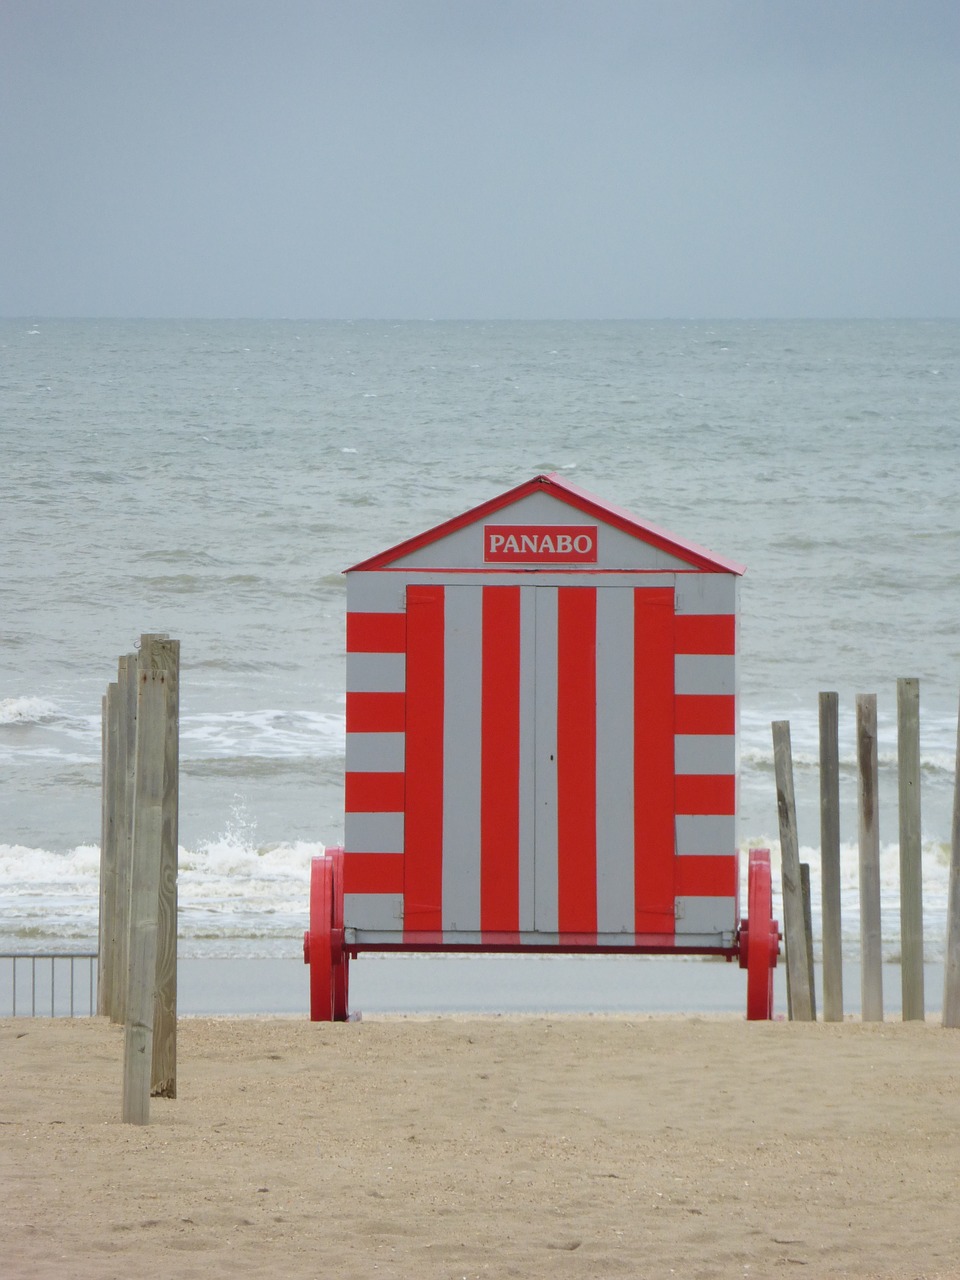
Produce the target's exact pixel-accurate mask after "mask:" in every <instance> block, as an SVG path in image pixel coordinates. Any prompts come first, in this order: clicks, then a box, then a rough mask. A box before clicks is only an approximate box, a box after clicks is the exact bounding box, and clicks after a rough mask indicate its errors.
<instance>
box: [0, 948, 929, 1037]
mask: <svg viewBox="0 0 960 1280" xmlns="http://www.w3.org/2000/svg"><path fill="white" fill-rule="evenodd" d="M85 970H86V971H85ZM88 972H89V971H88V969H86V965H84V968H83V969H81V968H79V967H78V970H77V973H76V975H75V1007H76V1009H77V1011H78V1013H79V1014H81V1015H82V1014H83V1013H85V1012H86V1011H87V1009H88V1007H89V1002H90V988H89V978H88V976H87V975H88ZM56 974H57V976H56V989H55V1002H54V1003H55V1009H56V1013H57V1016H64V1015H65V1014H68V1013H69V991H68V988H69V973H68V969H67V968H66V966H65V965H64V964H63V962H62V961H59V962H58V964H57V971H56ZM11 977H12V965H11V962H10V961H3V960H0V1017H10V1016H11V1015H12V1001H11V994H12V987H11ZM843 979H844V1012H845V1015H847V1016H848V1017H854V1018H857V1017H859V1014H860V966H859V964H855V963H853V962H847V963H845V964H844V975H843ZM32 981H33V978H32V975H31V971H30V965H29V963H27V964H24V963H23V962H22V961H19V962H18V966H17V1013H18V1016H19V1015H21V1014H26V1013H27V1012H28V1011H29V1008H30V1002H31V997H32V990H31V986H32ZM815 982H816V987H817V993H818V1002H817V1007H818V1010H820V1012H821V1014H822V998H821V995H822V989H823V984H822V968H821V966H820V965H819V964H818V965H815ZM49 984H50V966H49V963H48V962H46V961H42V960H38V961H37V978H36V990H37V997H36V1004H37V1010H38V1014H39V1015H40V1016H44V1015H49V1011H50V994H49ZM924 985H925V998H926V1007H927V1018H928V1020H929V1019H931V1018H936V1017H939V1014H940V1010H941V1009H942V1004H943V964H942V963H932V964H927V965H925V966H924ZM883 987H884V1013H885V1015H886V1016H888V1017H890V1018H893V1019H895V1020H896V1019H899V1015H900V1011H901V1007H902V1006H901V980H900V966H899V964H896V963H888V964H885V965H884V966H883ZM746 991H747V975H746V973H745V972H744V971H743V970H741V969H740V968H739V966H738V965H737V964H736V963H726V962H724V961H717V960H711V959H702V958H692V957H662V956H543V955H533V956H501V955H472V956H465V955H462V954H445V955H440V956H437V955H424V954H407V955H390V954H385V953H370V954H366V955H363V956H361V957H360V959H359V960H355V961H352V962H351V966H350V1009H351V1012H352V1013H357V1012H359V1013H361V1014H366V1015H368V1016H380V1015H384V1014H398V1015H403V1014H411V1015H412V1014H424V1015H427V1016H430V1015H464V1016H471V1015H495V1014H498V1013H499V1014H522V1015H526V1016H546V1015H560V1014H570V1015H576V1014H582V1015H587V1014H593V1015H602V1014H611V1015H628V1016H629V1015H635V1016H653V1015H661V1014H662V1015H677V1016H680V1017H683V1016H695V1015H702V1014H729V1015H739V1016H741V1017H742V1016H743V1015H744V1013H745V1010H746ZM309 1004H310V1000H309V970H308V968H307V966H306V965H304V964H303V962H302V961H301V960H300V959H297V958H277V957H265V958H250V957H243V958H228V957H209V956H208V957H180V959H179V962H178V993H177V1005H178V1015H179V1016H180V1017H224V1016H228V1017H238V1018H243V1017H251V1016H258V1017H265V1016H276V1017H293V1018H296V1017H298V1016H299V1017H303V1018H304V1019H307V1018H308V1012H309ZM786 1011H787V997H786V969H785V966H784V963H783V957H782V956H781V958H780V963H779V964H778V965H777V968H776V969H775V971H774V1016H775V1017H785V1016H786Z"/></svg>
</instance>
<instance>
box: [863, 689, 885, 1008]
mask: <svg viewBox="0 0 960 1280" xmlns="http://www.w3.org/2000/svg"><path fill="white" fill-rule="evenodd" d="M857 780H858V785H857V807H858V813H859V819H860V824H859V834H860V999H861V1017H862V1018H863V1021H864V1022H882V1021H883V945H882V933H881V928H880V822H879V814H878V808H879V795H878V768H877V695H876V694H875V693H858V694H857Z"/></svg>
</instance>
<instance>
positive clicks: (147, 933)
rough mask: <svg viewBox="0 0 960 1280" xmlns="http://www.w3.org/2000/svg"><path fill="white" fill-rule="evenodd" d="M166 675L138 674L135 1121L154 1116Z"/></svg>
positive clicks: (128, 1103)
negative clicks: (151, 1113)
mask: <svg viewBox="0 0 960 1280" xmlns="http://www.w3.org/2000/svg"><path fill="white" fill-rule="evenodd" d="M166 679H167V677H166V675H165V674H164V672H162V671H142V672H141V673H140V674H139V676H138V680H137V684H138V698H137V740H136V752H135V757H136V785H135V802H134V815H135V819H134V829H133V858H132V864H131V893H130V946H129V979H128V985H127V1000H126V1005H127V1010H126V1019H125V1021H126V1035H125V1040H124V1055H123V1107H122V1119H123V1120H124V1122H130V1123H132V1124H146V1123H147V1121H148V1120H149V1118H150V1081H151V1069H152V1062H153V1018H154V991H155V987H156V976H157V917H158V911H159V897H160V846H161V840H162V830H163V786H164V748H165V738H166V733H165V722H166V707H165V702H166V699H165V689H164V685H165V682H166Z"/></svg>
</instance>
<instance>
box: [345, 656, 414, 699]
mask: <svg viewBox="0 0 960 1280" xmlns="http://www.w3.org/2000/svg"><path fill="white" fill-rule="evenodd" d="M406 662H407V657H406V654H404V653H348V654H347V692H348V693H403V692H404V690H405V689H406V687H407V684H406Z"/></svg>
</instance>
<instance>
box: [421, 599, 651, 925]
mask: <svg viewBox="0 0 960 1280" xmlns="http://www.w3.org/2000/svg"><path fill="white" fill-rule="evenodd" d="M673 667H674V659H673V593H672V591H669V590H659V589H651V590H634V589H633V588H623V587H603V588H599V589H598V588H594V587H592V586H571V587H559V588H557V587H536V586H534V585H532V584H531V585H529V586H516V587H514V586H483V585H479V584H478V585H466V586H459V585H458V586H447V587H439V586H429V587H428V586H410V587H408V589H407V675H406V704H407V705H406V796H405V813H406V817H405V840H404V926H405V933H406V934H408V935H411V936H412V935H413V934H416V933H430V934H437V933H442V935H443V938H444V941H447V942H455V941H456V940H457V938H458V936H459V937H460V938H461V939H462V940H463V941H465V942H466V941H471V942H476V941H477V940H478V935H479V937H480V939H481V940H482V939H483V938H486V940H488V941H490V942H491V943H493V942H500V943H503V942H507V941H510V940H511V938H512V937H517V938H519V935H520V934H521V933H523V934H530V933H531V932H532V931H534V930H535V931H536V933H537V934H538V935H542V936H543V938H544V940H548V939H549V937H551V936H556V935H557V934H564V935H567V938H568V940H569V939H570V937H571V935H582V936H583V940H584V942H585V943H589V942H591V941H594V940H595V939H596V935H597V934H598V933H599V934H602V935H610V934H629V935H633V934H634V933H636V932H640V933H650V934H666V933H669V934H672V933H673V929H674V871H673V867H674V795H673V771H674V742H673V732H674V729H673ZM631 940H632V939H631Z"/></svg>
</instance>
